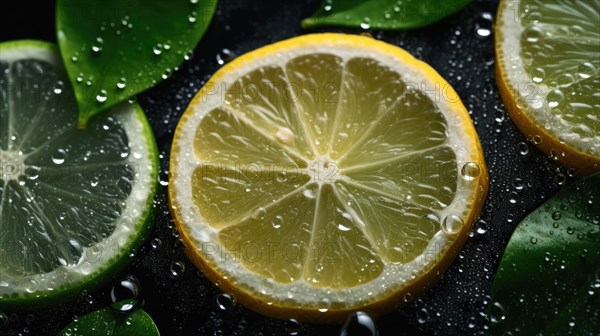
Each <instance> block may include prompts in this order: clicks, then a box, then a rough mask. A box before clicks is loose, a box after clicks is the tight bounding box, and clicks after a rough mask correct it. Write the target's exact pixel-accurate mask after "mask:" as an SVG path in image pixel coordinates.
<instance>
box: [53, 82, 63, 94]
mask: <svg viewBox="0 0 600 336" xmlns="http://www.w3.org/2000/svg"><path fill="white" fill-rule="evenodd" d="M64 86H65V84H64V83H63V82H62V81H58V82H56V85H54V90H52V91H53V92H54V94H57V95H59V94H61V93H62V92H63V88H64Z"/></svg>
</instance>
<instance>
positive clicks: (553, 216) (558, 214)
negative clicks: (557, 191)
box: [552, 211, 562, 220]
mask: <svg viewBox="0 0 600 336" xmlns="http://www.w3.org/2000/svg"><path fill="white" fill-rule="evenodd" d="M561 217H562V215H561V213H560V211H555V212H553V213H552V219H554V220H559V219H560V218H561Z"/></svg>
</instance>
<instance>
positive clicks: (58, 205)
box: [0, 41, 158, 310]
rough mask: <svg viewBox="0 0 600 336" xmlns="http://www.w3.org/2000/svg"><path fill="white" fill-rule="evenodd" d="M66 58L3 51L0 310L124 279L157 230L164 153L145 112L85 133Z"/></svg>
mask: <svg viewBox="0 0 600 336" xmlns="http://www.w3.org/2000/svg"><path fill="white" fill-rule="evenodd" d="M67 81H68V78H67V76H66V73H65V70H64V68H63V65H62V62H61V60H60V54H59V53H58V48H57V47H56V46H54V45H52V44H50V43H46V42H40V41H15V42H3V43H0V260H1V261H0V309H10V310H13V309H19V310H20V309H27V310H32V309H38V308H39V307H40V306H41V305H48V304H50V303H57V302H62V301H65V300H67V299H69V298H73V297H75V296H77V295H80V294H81V291H83V290H87V291H90V290H92V289H93V288H96V287H98V286H99V285H100V284H101V283H102V282H103V281H106V280H110V279H111V275H114V274H115V273H116V272H118V271H119V270H121V269H122V268H123V267H124V266H125V265H127V263H128V261H129V260H131V257H130V254H131V253H132V252H133V251H134V249H135V248H136V247H138V246H139V245H140V244H141V242H142V241H143V238H144V237H145V236H146V235H147V233H148V231H149V228H150V217H151V216H150V214H151V209H152V200H153V196H154V193H155V191H156V188H157V175H158V153H157V150H156V144H155V142H154V137H153V135H152V131H151V129H150V125H149V124H148V121H147V120H146V117H145V116H144V113H143V111H142V110H141V108H140V107H139V105H137V104H131V105H130V104H124V105H119V106H117V107H115V108H113V109H112V110H111V111H110V112H107V113H104V114H102V115H99V116H97V117H95V118H93V119H92V120H91V122H90V124H89V125H88V127H87V129H85V130H81V129H78V128H77V104H76V101H75V96H74V94H73V91H72V90H71V89H70V86H69V85H68V82H67Z"/></svg>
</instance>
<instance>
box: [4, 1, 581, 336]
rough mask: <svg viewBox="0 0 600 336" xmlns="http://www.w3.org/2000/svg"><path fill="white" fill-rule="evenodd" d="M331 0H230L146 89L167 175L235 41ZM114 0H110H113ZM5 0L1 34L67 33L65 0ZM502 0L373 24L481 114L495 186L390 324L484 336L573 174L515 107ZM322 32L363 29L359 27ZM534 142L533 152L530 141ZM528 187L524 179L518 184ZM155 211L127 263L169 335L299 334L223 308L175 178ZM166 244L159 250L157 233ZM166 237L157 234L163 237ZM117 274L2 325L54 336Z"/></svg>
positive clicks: (249, 40) (257, 42)
mask: <svg viewBox="0 0 600 336" xmlns="http://www.w3.org/2000/svg"><path fill="white" fill-rule="evenodd" d="M319 3H320V0H294V1H280V0H271V1H269V0H260V1H259V0H253V1H247V0H221V1H220V2H219V5H218V10H217V13H216V15H215V17H214V19H213V21H212V23H211V26H210V28H209V29H208V31H207V33H206V35H205V36H204V38H203V39H202V41H201V42H200V44H199V45H198V46H197V48H196V49H195V52H194V56H193V58H192V59H191V60H190V61H187V62H185V63H184V64H183V65H182V66H181V67H180V70H179V71H177V72H175V73H174V74H173V76H172V77H171V78H170V79H168V80H166V81H164V82H162V83H161V84H159V85H158V86H156V87H155V88H153V89H151V90H148V91H147V92H145V93H143V94H140V95H139V96H138V100H139V102H140V104H141V105H142V107H143V108H144V110H145V111H146V114H147V115H148V118H149V120H150V122H151V124H152V127H153V129H154V133H155V136H156V139H157V142H158V146H159V150H160V154H161V165H162V172H161V176H160V178H161V180H162V181H166V180H167V178H168V158H169V148H170V145H171V140H172V137H173V132H174V130H175V126H176V124H177V121H178V120H179V117H180V116H181V114H182V113H183V111H184V110H185V108H186V106H187V104H188V103H189V101H190V100H191V98H192V97H193V95H194V94H195V93H196V92H197V91H198V90H199V89H200V88H201V87H202V84H203V83H204V82H205V81H206V80H207V79H208V78H210V76H211V75H212V74H213V73H214V72H215V71H216V70H217V69H218V68H219V67H220V65H219V64H218V63H217V55H218V54H219V53H220V52H221V51H222V50H223V49H224V48H227V49H229V50H231V51H232V52H233V53H234V54H235V55H241V54H243V53H245V52H247V51H250V50H253V49H256V48H258V47H261V46H264V45H267V44H270V43H272V42H275V41H279V40H283V39H286V38H289V37H293V36H297V35H300V34H305V33H307V31H304V30H302V29H301V28H300V21H301V19H303V18H305V17H308V16H310V15H311V14H312V13H313V12H314V11H316V9H317V8H318V7H319ZM107 5H110V1H107ZM5 6H6V5H3V8H2V10H1V12H0V13H1V14H0V15H1V17H0V19H1V24H2V29H1V30H0V41H7V40H15V39H24V38H29V39H41V40H47V41H53V42H55V41H56V38H55V33H54V1H42V2H40V3H35V4H33V3H31V2H29V1H19V2H17V3H14V4H12V6H14V7H13V8H12V9H9V8H7V7H5ZM496 7H497V2H496V1H483V0H482V1H474V3H472V4H471V5H469V6H468V7H467V8H465V9H464V10H462V11H460V12H459V13H457V14H455V15H453V16H451V17H449V18H447V19H445V20H442V21H441V22H438V23H436V24H434V25H432V26H430V27H427V28H424V29H419V30H415V31H409V32H381V31H376V30H371V31H368V32H369V33H370V34H371V35H372V36H373V37H375V38H377V39H380V40H383V41H387V42H389V43H392V44H394V45H397V46H400V47H402V48H404V49H406V50H407V51H409V52H410V53H411V54H413V55H415V56H416V57H417V58H419V59H422V60H424V61H426V62H427V63H429V64H430V65H432V66H433V67H434V68H435V69H436V70H437V71H438V72H439V73H440V74H441V75H442V76H443V77H444V78H446V79H447V80H448V82H449V83H450V84H451V85H452V86H453V87H454V88H455V89H456V91H457V92H458V93H459V95H460V97H461V99H462V101H463V103H464V104H465V106H466V107H467V109H468V110H469V113H470V114H471V117H472V118H473V121H474V124H475V127H476V129H477V132H478V134H479V137H480V140H481V142H482V146H483V149H484V151H485V157H486V162H487V165H488V170H489V175H490V189H489V195H488V199H487V202H486V204H485V207H484V210H483V212H482V216H481V219H480V220H479V221H478V222H477V223H476V224H475V226H474V228H473V232H472V237H471V238H470V239H469V240H468V241H467V243H466V245H465V247H464V249H463V250H462V252H461V253H460V255H459V257H458V258H457V259H456V261H455V262H454V264H453V265H452V266H451V267H450V269H449V270H448V271H447V272H446V273H445V274H444V275H443V277H442V278H441V280H440V281H439V282H438V283H437V284H436V285H435V286H434V287H433V288H432V289H431V290H429V291H428V292H426V293H425V294H424V295H423V296H421V297H420V298H418V299H417V300H415V301H413V302H411V303H409V304H407V305H406V306H404V307H403V308H401V309H399V310H398V311H395V312H393V313H390V314H387V315H385V316H383V317H381V318H380V319H379V320H378V321H377V324H378V328H379V331H380V335H383V336H386V335H387V336H390V335H410V336H417V335H471V334H473V335H475V334H483V333H484V332H485V330H486V328H487V326H488V325H489V321H488V320H487V318H486V315H485V306H486V304H487V303H488V301H489V297H488V296H487V295H488V293H489V290H490V287H491V284H492V280H493V276H494V273H495V271H496V268H497V265H498V263H499V261H500V257H501V255H502V252H503V250H504V248H505V246H506V243H507V241H508V239H509V237H510V234H511V233H512V231H513V229H514V227H515V226H516V225H517V224H518V222H519V221H520V220H521V219H522V218H523V217H524V216H525V215H526V214H527V213H529V212H530V211H531V210H533V209H534V208H536V207H537V206H538V205H539V204H540V203H541V202H542V201H543V200H544V199H547V198H548V197H549V196H551V195H553V194H555V193H556V192H557V191H558V190H559V189H561V188H562V187H563V185H564V184H565V178H566V183H569V182H570V181H571V180H572V177H571V176H569V172H568V171H567V169H565V168H562V167H559V166H557V165H556V164H555V163H553V162H552V160H551V159H550V158H547V157H546V156H545V155H544V154H542V153H541V152H539V151H538V150H536V149H535V148H534V147H533V146H531V145H530V144H527V145H526V144H524V143H526V139H525V137H524V136H523V135H522V134H520V133H519V132H518V131H517V129H516V128H515V126H514V124H513V123H512V121H511V120H510V118H509V117H508V115H507V114H506V111H505V108H504V105H503V104H502V102H501V99H500V96H499V94H498V89H497V87H496V84H495V76H494V52H493V50H494V48H493V39H494V36H493V33H492V34H491V35H490V36H487V37H484V36H480V35H479V34H477V30H478V29H491V28H492V24H493V22H492V20H490V16H493V17H495V12H496ZM317 31H340V32H348V33H362V32H364V31H362V30H359V29H335V28H327V29H322V30H317ZM527 148H528V151H526V152H527V153H525V154H522V153H521V151H522V150H523V149H527ZM521 184H522V185H524V188H523V189H521V190H518V189H520V188H517V186H519V185H521ZM156 208H157V209H156V219H155V223H154V227H153V231H152V233H151V236H150V238H149V239H148V241H147V242H146V243H145V244H144V245H143V247H142V248H141V249H140V250H139V251H138V253H137V254H136V256H135V257H134V258H133V262H132V263H131V265H130V266H129V267H128V268H127V269H126V270H125V271H124V272H123V273H122V274H121V276H125V275H127V274H133V275H135V276H136V277H137V278H138V279H139V280H140V284H141V290H142V296H143V298H144V300H145V304H144V308H145V310H146V311H147V312H148V313H149V314H150V315H151V316H152V317H153V319H154V320H155V322H156V324H157V325H158V327H159V329H160V331H161V333H162V335H288V334H289V332H290V331H291V329H289V324H288V323H286V321H279V320H273V319H269V318H266V317H263V316H261V315H258V314H256V313H253V312H251V311H249V310H247V309H246V308H244V307H243V306H240V305H236V306H234V307H233V308H232V309H228V310H225V311H224V310H221V309H220V308H219V307H218V306H217V304H216V300H215V297H216V295H218V293H219V290H218V289H216V287H215V286H214V285H212V284H211V283H210V282H209V281H208V280H206V278H204V276H203V275H202V274H201V273H200V272H199V271H197V270H196V268H195V267H194V265H193V264H191V263H190V262H189V261H188V260H187V258H186V257H185V255H184V253H183V248H182V245H181V243H180V242H179V241H178V239H177V232H176V230H175V229H174V228H173V222H172V219H171V217H170V215H169V213H168V208H167V197H166V186H161V189H160V191H159V194H158V196H157V201H156ZM156 238H158V239H159V240H160V241H161V244H160V246H159V248H158V249H153V248H152V246H151V241H152V240H153V239H156ZM154 241H155V242H156V240H154ZM176 261H180V262H183V263H184V264H185V271H184V272H183V274H182V275H181V276H178V277H174V276H173V275H172V274H171V266H172V264H173V262H176ZM110 288H111V283H108V284H107V285H106V286H104V287H103V288H101V289H100V290H98V291H96V292H93V293H82V295H81V297H79V298H78V299H76V300H75V301H73V302H70V303H66V304H62V305H59V306H56V307H52V308H50V309H47V310H43V311H37V312H33V313H31V314H16V313H12V312H4V313H5V314H6V316H7V319H5V320H6V321H3V320H0V335H17V334H19V333H22V334H25V335H46V334H48V335H54V334H56V333H57V332H58V331H60V330H61V329H62V328H63V327H64V326H66V325H67V324H68V323H69V322H71V321H72V319H73V317H74V316H81V315H83V314H86V313H88V312H90V311H93V310H96V309H99V308H103V307H105V306H107V305H108V304H109V303H110V295H109V293H110ZM340 328H341V326H339V325H334V326H320V325H302V327H301V331H300V334H301V335H337V334H338V333H339V330H340Z"/></svg>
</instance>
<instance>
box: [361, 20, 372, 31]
mask: <svg viewBox="0 0 600 336" xmlns="http://www.w3.org/2000/svg"><path fill="white" fill-rule="evenodd" d="M360 28H362V29H369V28H371V18H369V17H365V18H364V19H363V20H362V22H361V23H360Z"/></svg>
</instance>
